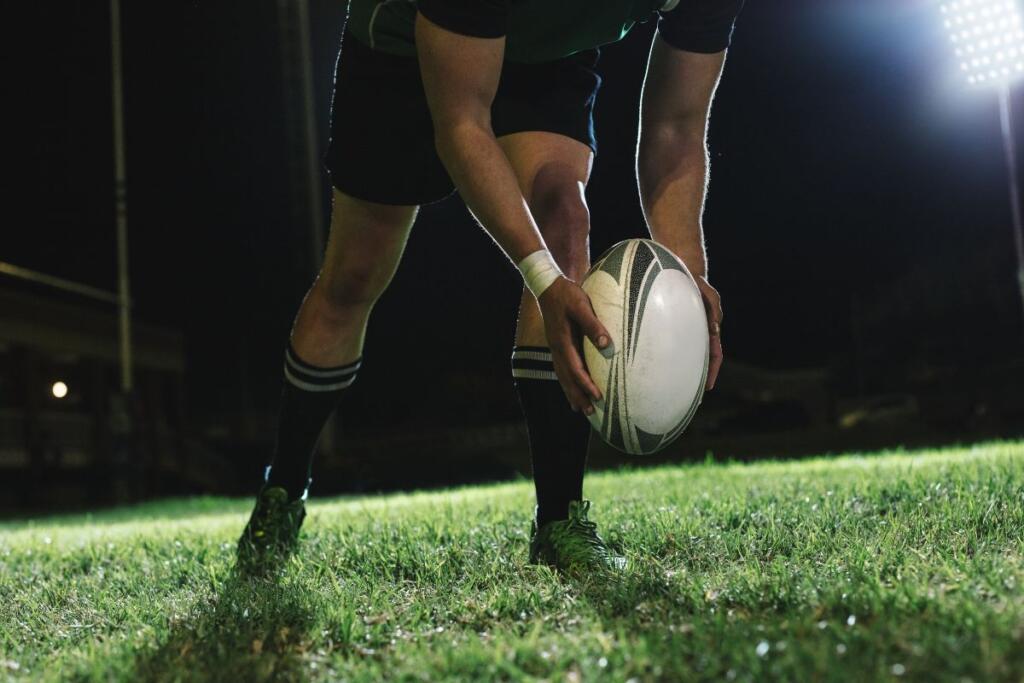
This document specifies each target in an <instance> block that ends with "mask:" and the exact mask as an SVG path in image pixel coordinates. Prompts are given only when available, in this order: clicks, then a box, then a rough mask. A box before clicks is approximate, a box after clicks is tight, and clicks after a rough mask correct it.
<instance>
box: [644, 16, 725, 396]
mask: <svg viewBox="0 0 1024 683" xmlns="http://www.w3.org/2000/svg"><path fill="white" fill-rule="evenodd" d="M741 4H742V0H696V1H695V2H693V3H691V4H690V5H689V7H690V8H692V9H688V10H687V11H689V12H691V14H690V15H689V16H680V15H678V14H677V13H679V12H682V11H683V10H682V9H677V10H674V11H673V12H672V13H666V15H665V16H663V17H662V19H661V22H660V24H659V35H658V36H657V37H655V39H654V43H653V45H652V46H651V55H650V60H649V62H648V66H647V77H646V79H645V81H644V90H643V98H642V104H641V112H640V140H639V144H638V146H637V180H638V183H639V186H640V200H641V203H642V205H643V209H644V215H645V217H646V218H647V224H648V226H649V227H650V230H651V236H652V237H653V238H654V239H655V240H657V241H658V242H660V243H662V244H664V245H665V246H666V247H668V248H669V249H671V250H672V251H673V252H674V253H675V254H676V255H678V256H679V257H680V258H681V259H682V260H683V262H684V263H685V264H686V266H687V268H689V269H690V272H691V273H692V274H693V276H694V278H695V279H696V281H697V285H698V286H699V287H700V290H701V294H702V295H703V297H704V302H705V306H706V308H707V312H708V328H709V330H708V331H709V333H710V335H711V340H710V341H711V358H710V366H709V368H708V380H707V387H708V388H709V389H710V388H712V387H714V385H715V380H716V379H717V377H718V370H719V368H720V367H721V365H722V358H723V352H722V341H721V322H722V304H721V298H720V297H719V295H718V291H717V290H716V289H715V288H714V287H712V286H711V284H710V283H709V282H708V264H707V255H706V253H705V250H704V229H703V225H702V214H703V211H704V197H705V194H706V190H707V184H708V150H707V141H706V137H707V126H708V116H709V114H710V111H711V100H712V98H713V97H714V94H715V88H716V87H717V86H718V80H719V78H720V77H721V74H722V67H723V65H724V64H725V52H726V51H725V47H726V46H727V45H728V42H729V37H730V35H731V33H732V24H733V21H734V20H735V17H736V13H738V12H739V8H740V6H741Z"/></svg>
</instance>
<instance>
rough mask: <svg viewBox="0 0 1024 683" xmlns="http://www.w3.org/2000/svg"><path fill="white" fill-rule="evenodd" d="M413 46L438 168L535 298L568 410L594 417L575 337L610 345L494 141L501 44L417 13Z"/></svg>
mask: <svg viewBox="0 0 1024 683" xmlns="http://www.w3.org/2000/svg"><path fill="white" fill-rule="evenodd" d="M416 45H417V51H418V53H419V59H420V69H421V71H422V74H423V86H424V88H425V90H426V94H427V102H428V103H429V105H430V112H431V116H432V118H433V121H434V138H435V142H436V145H437V151H438V154H439V156H440V157H441V161H443V162H444V165H445V168H447V170H448V173H449V174H450V175H451V177H452V180H453V181H454V182H455V185H456V186H457V187H458V189H459V192H460V194H461V195H462V198H463V199H464V200H465V202H466V204H467V206H469V208H470V210H471V211H472V212H473V214H474V215H475V216H476V218H477V219H478V220H479V221H480V223H481V224H482V225H483V227H484V229H485V230H487V232H488V233H489V234H490V235H491V237H492V238H493V239H494V241H495V242H497V243H498V245H499V246H500V247H501V248H502V249H503V250H504V252H505V254H506V255H507V256H508V257H509V258H510V259H512V261H513V262H514V263H516V264H517V265H518V266H519V268H520V270H521V271H523V276H524V279H525V280H526V283H527V286H529V287H530V289H531V291H533V293H534V294H535V295H536V296H537V300H538V303H539V304H540V308H541V312H542V314H543V318H544V327H545V331H546V333H547V338H548V343H549V344H550V345H551V352H552V357H553V361H554V365H555V372H556V374H557V375H558V378H559V381H560V382H561V384H562V388H563V389H564V390H565V393H566V396H567V398H568V399H569V403H570V404H571V405H572V406H573V408H574V409H576V410H583V411H585V412H587V413H589V412H592V411H593V407H592V406H591V399H594V400H597V399H600V398H601V396H600V391H599V390H598V388H597V386H596V385H595V384H594V383H593V381H592V380H591V379H590V375H589V374H588V373H587V371H586V368H585V367H584V365H583V359H582V357H581V355H580V351H579V333H578V330H582V332H583V333H585V334H586V335H587V336H588V337H589V338H590V339H591V341H592V342H594V344H595V345H596V346H597V347H598V348H606V349H608V350H609V351H610V350H611V349H610V348H608V347H609V345H610V339H611V338H610V336H609V335H608V333H607V330H605V328H604V326H603V325H601V323H600V321H599V320H598V319H597V316H596V315H595V314H594V310H593V307H592V306H591V305H590V299H589V298H588V297H587V295H586V294H585V293H584V292H583V290H582V289H580V288H579V287H578V286H577V285H576V284H575V283H573V282H571V281H569V280H568V279H566V278H565V277H563V276H562V274H561V272H560V271H559V270H558V268H557V265H555V262H554V260H553V259H552V257H551V254H550V252H548V251H547V247H546V246H545V244H544V240H543V238H542V237H541V234H540V231H539V230H538V229H537V225H536V223H535V222H534V220H533V216H532V215H531V214H530V210H529V207H528V206H527V204H526V200H525V199H524V198H523V195H522V192H521V191H520V189H519V184H518V182H517V180H516V176H515V173H514V172H513V171H512V167H511V165H510V164H509V162H508V159H507V158H506V157H505V154H504V152H502V150H501V147H500V146H499V145H498V142H497V140H496V139H495V137H494V131H493V130H492V128H491V103H492V101H493V100H494V94H495V92H496V90H497V87H498V79H499V77H500V74H501V64H502V60H503V57H504V46H505V40H504V38H503V37H498V38H479V37H470V36H466V35H461V34H459V33H455V32H453V31H449V30H447V29H445V28H442V27H441V26H439V25H437V24H436V23H434V22H432V21H431V20H429V19H427V18H426V17H425V16H423V14H422V13H421V14H419V15H418V16H417V18H416Z"/></svg>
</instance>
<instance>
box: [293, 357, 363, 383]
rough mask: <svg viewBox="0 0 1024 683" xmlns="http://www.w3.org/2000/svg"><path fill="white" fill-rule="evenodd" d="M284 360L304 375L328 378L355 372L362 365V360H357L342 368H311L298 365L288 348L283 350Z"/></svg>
mask: <svg viewBox="0 0 1024 683" xmlns="http://www.w3.org/2000/svg"><path fill="white" fill-rule="evenodd" d="M284 360H285V362H286V363H287V364H288V365H290V366H291V367H292V369H293V370H295V371H296V372H298V373H301V374H303V375H306V376H308V377H323V378H328V379H329V378H333V377H341V376H343V375H349V374H352V373H355V372H357V371H358V370H359V368H360V366H362V364H363V361H362V360H357V361H356V362H355V363H354V364H352V365H346V366H345V367H343V368H324V369H323V370H314V369H311V368H308V367H304V366H302V365H299V363H298V362H297V361H296V360H295V359H294V358H292V353H291V351H290V350H289V351H285V354H284Z"/></svg>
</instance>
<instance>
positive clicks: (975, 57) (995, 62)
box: [939, 0, 1024, 306]
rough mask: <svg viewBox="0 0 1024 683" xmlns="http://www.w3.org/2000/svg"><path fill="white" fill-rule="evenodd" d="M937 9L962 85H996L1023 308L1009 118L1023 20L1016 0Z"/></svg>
mask: <svg viewBox="0 0 1024 683" xmlns="http://www.w3.org/2000/svg"><path fill="white" fill-rule="evenodd" d="M939 8H940V9H941V11H942V15H943V21H944V23H945V25H946V29H947V31H948V32H949V40H950V42H951V43H952V44H953V50H954V51H955V53H956V56H957V58H958V60H959V62H960V71H961V72H962V73H963V74H964V76H965V77H966V79H967V82H968V83H969V84H970V85H972V86H977V87H988V86H992V87H995V88H996V89H997V90H998V92H999V119H1000V124H1001V125H1000V128H1001V129H1002V134H1003V150H1004V152H1005V155H1006V170H1007V176H1008V180H1009V184H1010V215H1011V217H1012V219H1013V239H1014V244H1015V246H1016V249H1017V282H1018V286H1019V287H1020V295H1021V305H1022V306H1024V228H1022V227H1021V207H1020V184H1019V181H1018V177H1017V158H1016V145H1015V143H1014V131H1013V119H1012V118H1011V115H1010V89H1011V88H1012V87H1013V85H1014V83H1015V82H1017V81H1019V80H1021V79H1022V78H1024V21H1022V18H1021V15H1022V12H1021V8H1020V6H1019V3H1018V0H949V1H947V2H943V3H942V4H941V5H940V6H939Z"/></svg>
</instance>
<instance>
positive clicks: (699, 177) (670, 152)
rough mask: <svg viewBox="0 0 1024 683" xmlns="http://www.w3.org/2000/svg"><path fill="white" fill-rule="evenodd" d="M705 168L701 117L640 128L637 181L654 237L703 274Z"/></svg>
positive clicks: (692, 269)
mask: <svg viewBox="0 0 1024 683" xmlns="http://www.w3.org/2000/svg"><path fill="white" fill-rule="evenodd" d="M708 168H709V164H708V154H707V146H706V144H705V142H704V126H703V122H701V123H700V124H695V125H685V124H673V123H660V124H654V125H646V126H644V128H643V129H642V131H641V135H640V144H639V150H638V156H637V180H638V182H639V186H640V200H641V204H642V205H643V209H644V215H645V217H646V218H647V224H648V226H650V230H651V235H652V237H654V239H655V240H657V241H658V242H660V243H662V244H664V245H665V246H666V247H668V248H669V249H671V250H672V251H673V252H674V253H675V254H677V255H678V256H679V257H680V258H681V259H683V262H684V263H686V266H687V267H688V268H689V269H690V270H691V272H693V274H694V275H706V274H707V258H706V254H705V251H704V231H703V227H702V222H701V216H702V214H703V212H704V197H705V193H706V191H707V184H708Z"/></svg>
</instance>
